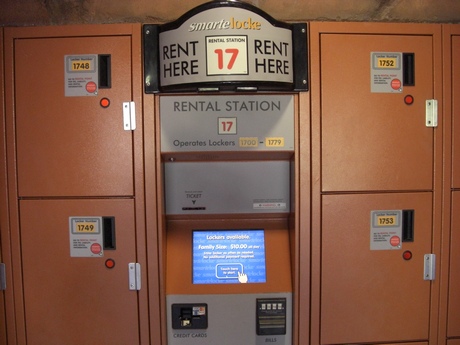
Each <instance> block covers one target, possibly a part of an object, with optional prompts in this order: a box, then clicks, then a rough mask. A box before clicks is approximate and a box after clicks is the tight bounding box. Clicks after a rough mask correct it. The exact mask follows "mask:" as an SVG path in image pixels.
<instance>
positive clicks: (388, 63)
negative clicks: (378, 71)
mask: <svg viewBox="0 0 460 345" xmlns="http://www.w3.org/2000/svg"><path fill="white" fill-rule="evenodd" d="M377 67H378V68H397V67H398V60H397V59H396V58H377Z"/></svg>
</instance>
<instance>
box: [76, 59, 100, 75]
mask: <svg viewBox="0 0 460 345" xmlns="http://www.w3.org/2000/svg"><path fill="white" fill-rule="evenodd" d="M70 69H71V71H73V72H76V71H92V70H94V60H93V59H88V60H80V61H73V62H72V63H71V67H70Z"/></svg>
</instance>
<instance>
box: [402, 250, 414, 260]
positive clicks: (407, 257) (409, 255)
mask: <svg viewBox="0 0 460 345" xmlns="http://www.w3.org/2000/svg"><path fill="white" fill-rule="evenodd" d="M403 258H404V260H410V259H412V252H411V251H410V250H406V251H405V252H404V253H403Z"/></svg>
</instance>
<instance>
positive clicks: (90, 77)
mask: <svg viewBox="0 0 460 345" xmlns="http://www.w3.org/2000/svg"><path fill="white" fill-rule="evenodd" d="M64 66H65V81H64V87H65V96H66V97H78V96H96V95H97V90H98V81H99V80H98V66H97V55H66V56H64Z"/></svg>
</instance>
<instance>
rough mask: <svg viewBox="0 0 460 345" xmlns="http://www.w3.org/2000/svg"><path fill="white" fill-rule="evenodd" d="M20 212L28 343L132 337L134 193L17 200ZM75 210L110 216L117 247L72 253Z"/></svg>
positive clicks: (129, 340) (77, 344)
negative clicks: (71, 219) (110, 262)
mask: <svg viewBox="0 0 460 345" xmlns="http://www.w3.org/2000/svg"><path fill="white" fill-rule="evenodd" d="M20 214H21V217H20V222H21V241H22V263H23V279H24V305H25V323H26V332H27V334H26V335H27V344H28V345H33V344H37V345H41V344H66V345H81V344H120V345H121V344H139V326H138V315H139V314H138V303H137V292H136V291H131V290H130V289H129V279H128V277H129V275H128V264H129V263H131V262H133V261H135V258H136V251H135V236H134V227H135V222H134V200H132V199H87V200H80V199H77V200H70V199H69V200H21V201H20ZM74 216H77V217H82V216H85V217H89V216H111V217H114V219H115V238H116V249H115V250H104V254H103V256H102V257H71V255H70V253H71V250H70V246H71V241H69V237H70V236H69V217H74ZM109 258H110V259H113V261H114V262H115V266H114V267H113V268H107V267H106V265H105V261H106V260H107V259H109Z"/></svg>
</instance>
